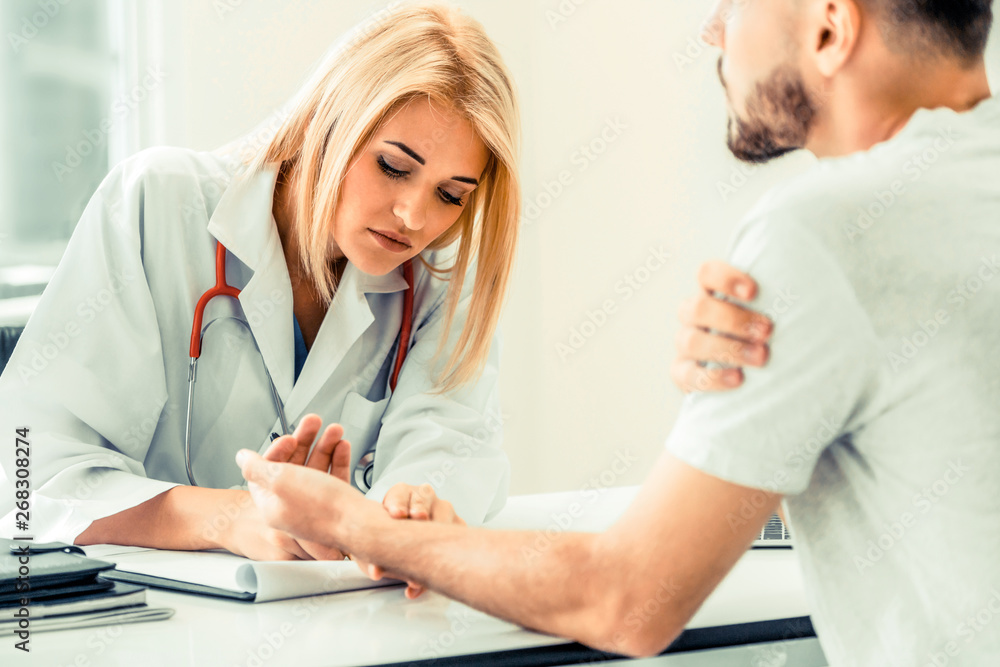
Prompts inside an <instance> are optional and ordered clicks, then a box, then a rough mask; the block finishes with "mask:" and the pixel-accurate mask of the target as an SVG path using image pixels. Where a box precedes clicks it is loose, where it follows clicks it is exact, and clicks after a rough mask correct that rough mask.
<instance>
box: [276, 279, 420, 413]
mask: <svg viewBox="0 0 1000 667" xmlns="http://www.w3.org/2000/svg"><path fill="white" fill-rule="evenodd" d="M405 289H406V279H405V278H404V277H403V274H402V271H401V270H400V269H397V270H396V271H392V272H390V273H388V274H386V275H384V276H369V275H367V274H365V273H363V272H361V271H360V270H359V269H358V268H357V267H355V266H354V265H353V264H350V263H348V264H347V266H346V268H345V269H344V275H343V276H342V277H341V280H340V284H339V285H338V286H337V291H336V293H335V294H334V297H333V302H332V303H331V305H330V309H329V310H328V311H327V313H326V316H325V317H324V318H323V324H321V325H320V329H319V332H318V333H317V335H316V340H315V341H314V342H313V346H312V348H311V349H310V350H309V355H308V356H307V357H306V363H305V366H304V367H303V368H302V372H301V374H300V375H299V379H298V382H296V383H295V387H294V388H293V389H292V395H291V396H290V397H289V401H288V404H287V405H286V406H285V408H286V413H287V415H288V418H289V419H290V420H293V421H297V420H298V419H299V417H300V416H301V415H302V413H303V412H304V411H305V410H306V408H307V407H308V406H309V403H310V402H311V401H312V400H313V398H315V396H316V394H317V393H318V392H319V391H320V390H321V389H322V388H323V386H324V385H325V384H326V383H327V381H328V380H329V379H330V377H331V376H332V375H334V373H336V372H337V371H338V370H342V371H345V370H346V373H345V372H341V374H340V376H339V377H340V380H341V381H342V382H345V383H346V382H350V381H351V380H353V379H354V378H353V377H352V376H353V375H354V374H356V373H357V372H360V371H361V369H362V367H363V366H362V365H359V364H354V366H351V367H346V366H345V368H344V369H341V368H340V367H341V364H342V363H343V362H344V357H345V356H346V355H347V352H348V351H349V350H350V349H351V348H352V347H353V346H354V344H355V343H356V342H357V341H358V339H360V338H361V336H363V335H364V333H365V332H366V331H367V330H368V328H369V327H370V326H371V325H372V323H373V322H374V321H375V315H374V314H373V313H372V309H371V306H370V305H369V303H368V297H367V296H366V295H367V294H384V293H389V292H399V291H403V290H405ZM367 361H369V360H367V359H363V360H361V363H362V364H363V363H365V362H367Z"/></svg>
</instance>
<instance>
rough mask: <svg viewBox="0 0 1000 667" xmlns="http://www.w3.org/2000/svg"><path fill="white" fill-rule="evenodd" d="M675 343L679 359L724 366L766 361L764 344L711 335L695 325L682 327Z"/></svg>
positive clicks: (766, 350)
mask: <svg viewBox="0 0 1000 667" xmlns="http://www.w3.org/2000/svg"><path fill="white" fill-rule="evenodd" d="M676 343H677V354H678V356H679V357H680V358H681V359H690V360H693V361H698V362H701V363H706V362H712V363H716V364H724V365H726V366H763V365H764V364H765V363H767V357H768V349H767V346H766V345H764V344H762V343H748V342H745V341H741V340H736V339H733V338H727V337H725V336H717V335H713V334H710V333H707V332H706V331H703V330H702V329H698V328H696V327H682V328H681V330H680V331H679V332H678V333H677V341H676Z"/></svg>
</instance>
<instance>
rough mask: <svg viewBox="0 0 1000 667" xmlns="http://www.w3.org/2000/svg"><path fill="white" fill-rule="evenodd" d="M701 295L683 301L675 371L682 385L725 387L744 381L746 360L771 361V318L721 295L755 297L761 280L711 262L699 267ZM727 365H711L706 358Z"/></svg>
mask: <svg viewBox="0 0 1000 667" xmlns="http://www.w3.org/2000/svg"><path fill="white" fill-rule="evenodd" d="M698 283H699V285H700V287H701V290H700V291H699V293H698V295H697V296H696V297H694V298H692V299H688V300H686V301H685V302H684V303H683V304H681V308H680V312H679V317H680V321H681V329H680V331H679V332H678V334H677V358H676V359H675V360H674V363H673V366H672V367H671V376H672V377H673V380H674V383H675V384H676V385H677V386H678V387H680V389H681V391H684V392H685V393H687V392H692V391H722V390H727V389H735V388H736V387H738V386H740V385H741V384H743V371H742V367H743V366H763V365H764V364H766V363H767V359H768V354H769V351H768V347H767V341H768V339H769V338H770V336H771V333H772V329H773V325H772V323H771V321H770V320H769V319H768V318H767V317H765V316H764V315H761V314H760V313H756V312H754V311H752V310H749V309H747V308H744V307H743V306H740V305H738V304H735V303H730V302H728V301H724V300H723V299H722V298H720V297H721V296H724V297H728V298H732V299H738V300H740V301H744V302H747V301H752V300H753V299H754V298H756V296H757V283H756V282H754V280H753V279H752V278H751V277H750V276H748V275H746V274H744V273H741V272H739V271H737V270H736V269H734V268H733V267H731V266H729V265H728V264H725V263H723V262H718V261H712V262H706V263H705V264H703V265H702V266H701V269H700V270H699V272H698ZM709 362H711V363H716V364H721V365H723V366H726V368H706V367H705V364H706V363H709Z"/></svg>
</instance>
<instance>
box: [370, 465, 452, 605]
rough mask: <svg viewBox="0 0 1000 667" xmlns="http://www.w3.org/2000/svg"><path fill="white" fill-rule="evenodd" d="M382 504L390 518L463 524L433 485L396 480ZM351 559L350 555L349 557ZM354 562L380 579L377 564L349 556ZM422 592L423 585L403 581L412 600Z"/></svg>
mask: <svg viewBox="0 0 1000 667" xmlns="http://www.w3.org/2000/svg"><path fill="white" fill-rule="evenodd" d="M382 507H384V508H385V509H386V511H387V512H388V513H389V516H391V517H392V518H393V519H413V520H414V521H437V522H439V523H453V524H457V525H459V526H464V525H465V520H464V519H462V517H460V516H458V515H457V514H456V513H455V508H454V507H453V506H452V504H451V503H450V502H448V501H447V500H444V499H442V498H438V497H437V494H436V493H435V492H434V487H433V486H431V485H430V484H421V485H420V486H411V485H410V484H397V485H396V486H394V487H392V488H391V489H389V491H388V492H387V493H386V494H385V498H383V499H382ZM352 559H353V557H352ZM353 560H355V561H356V562H357V563H358V567H360V568H361V571H362V572H364V573H365V574H367V575H368V576H369V577H371V578H373V579H376V580H377V579H380V578H381V577H382V576H383V574H384V572H382V570H381V569H380V568H377V567H374V566H372V565H371V564H370V563H366V562H364V561H360V560H357V559H353ZM423 592H424V587H423V586H420V585H419V584H416V583H413V582H407V586H406V597H408V598H409V599H411V600H413V599H415V598H417V597H419V596H420V594H421V593H423Z"/></svg>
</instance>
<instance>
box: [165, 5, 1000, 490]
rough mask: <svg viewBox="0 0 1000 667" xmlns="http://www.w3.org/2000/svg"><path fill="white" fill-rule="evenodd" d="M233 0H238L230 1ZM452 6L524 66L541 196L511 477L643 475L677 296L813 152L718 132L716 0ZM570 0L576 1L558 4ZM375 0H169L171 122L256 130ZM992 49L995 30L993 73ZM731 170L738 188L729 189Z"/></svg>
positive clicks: (510, 403) (511, 312)
mask: <svg viewBox="0 0 1000 667" xmlns="http://www.w3.org/2000/svg"><path fill="white" fill-rule="evenodd" d="M577 1H579V0H577ZM223 3H228V5H229V6H231V9H232V11H225V12H220V11H219V7H222V6H226V5H225V4H223ZM458 4H460V5H461V6H463V7H465V8H466V9H467V10H468V11H469V12H470V13H471V14H472V15H473V16H475V17H477V18H478V19H480V20H481V21H482V22H483V23H484V24H485V25H486V27H487V29H488V30H489V32H490V34H491V35H492V37H493V38H494V39H495V40H496V41H497V42H498V44H499V45H500V47H501V50H502V51H503V53H504V55H505V57H506V59H507V61H508V64H509V65H510V67H511V69H512V70H513V71H514V74H515V77H516V78H517V80H518V82H519V85H520V87H521V93H522V102H523V110H524V119H525V137H526V141H525V160H524V168H525V169H524V182H525V190H526V193H525V194H526V196H527V198H528V199H529V200H530V201H533V202H536V204H540V205H541V206H539V207H538V210H537V211H536V210H535V209H532V208H529V209H527V211H526V222H525V226H524V229H523V240H522V244H521V250H520V256H519V260H518V266H517V277H516V282H515V285H514V288H513V292H512V294H511V299H510V302H509V305H508V308H507V312H506V316H505V319H504V324H503V331H504V338H505V345H504V355H505V356H504V369H503V374H504V379H503V400H504V412H505V416H506V443H507V445H506V446H507V450H508V452H509V455H510V458H511V460H512V463H513V468H514V472H513V482H512V489H511V490H512V492H513V493H532V492H540V491H554V490H570V489H574V488H579V487H580V486H582V485H584V484H587V483H588V482H589V480H591V479H592V478H595V477H596V478H600V476H601V474H602V473H604V478H603V479H604V482H605V483H607V482H611V483H613V484H616V485H619V484H634V483H639V482H640V481H641V480H642V479H643V478H644V476H645V474H646V472H647V471H648V469H649V467H650V466H651V465H652V463H653V462H654V460H655V459H656V457H657V455H658V454H659V452H660V448H661V446H662V442H663V440H664V438H665V436H666V434H667V432H668V430H669V428H670V425H671V423H672V422H673V420H674V418H675V416H676V413H677V410H678V408H679V405H680V400H681V394H680V392H679V391H678V390H676V389H675V388H674V387H672V386H671V384H670V381H669V365H670V359H671V358H672V350H673V338H674V335H675V333H676V324H675V312H676V309H677V306H678V304H679V303H680V301H681V299H682V298H683V297H685V296H687V295H688V294H690V293H691V292H692V290H693V288H694V278H693V276H694V272H695V270H696V268H697V266H698V265H699V264H700V263H701V262H702V261H703V260H705V259H707V258H710V257H721V256H723V255H724V252H725V248H726V242H727V239H728V236H729V233H730V231H731V230H732V229H733V227H734V225H735V223H736V222H737V221H738V219H739V218H740V216H741V215H742V214H743V213H744V212H745V211H746V210H747V209H748V208H749V206H750V205H751V204H752V203H753V202H754V201H755V200H756V199H757V198H758V197H759V196H760V195H761V194H762V193H763V192H764V191H765V190H766V189H767V188H768V187H770V186H771V185H773V184H774V183H776V182H777V181H779V180H781V179H782V178H783V177H785V176H787V175H789V174H791V173H793V172H795V171H797V170H799V169H801V168H802V167H803V166H804V165H807V164H809V163H810V162H811V158H809V157H808V156H806V155H798V156H792V157H790V158H786V159H784V160H782V161H780V162H779V163H777V164H775V165H772V166H768V167H766V168H761V169H759V170H758V171H757V172H756V173H753V174H751V175H750V176H749V177H743V176H742V175H741V174H740V173H739V167H738V166H737V163H736V162H735V160H733V159H732V158H731V157H730V156H729V155H728V153H727V152H726V149H725V147H724V142H723V137H724V126H725V109H724V106H723V96H722V93H721V90H720V87H719V83H718V79H717V77H716V75H715V61H716V58H717V53H715V52H713V51H710V50H705V51H703V52H701V53H699V52H698V49H697V46H696V44H695V42H694V41H693V40H694V39H695V38H696V37H697V31H698V27H699V25H700V23H701V21H702V18H703V14H704V13H705V12H706V11H707V10H708V8H709V7H710V5H711V4H712V2H710V0H696V1H695V2H662V0H623V1H622V2H615V3H611V2H589V1H588V2H583V3H582V4H580V5H579V6H577V5H576V4H574V2H568V1H564V2H562V3H560V2H559V0H541V1H540V0H505V1H504V2H496V1H495V0H494V1H492V2H491V1H489V0H464V1H462V2H459V3H458ZM560 5H562V6H564V7H568V6H572V7H575V11H574V12H573V13H572V14H571V15H568V16H561V15H558V14H552V13H548V12H558V11H559V7H560ZM378 6H380V4H379V3H374V2H370V1H369V0H365V1H363V2H358V1H357V0H352V1H350V2H348V1H347V0H282V1H281V2H274V1H273V0H271V1H264V0H242V1H240V0H219V2H209V1H208V0H178V1H177V2H176V4H173V3H171V5H170V7H173V8H174V9H172V10H171V9H168V10H167V12H168V14H170V16H168V17H167V18H166V19H164V20H166V22H167V25H168V26H170V25H176V31H177V34H176V35H173V36H172V38H171V39H168V40H166V42H167V44H166V47H165V50H164V56H165V67H166V68H167V69H168V74H169V76H168V80H167V83H166V85H165V90H166V92H167V94H168V95H169V97H170V100H171V102H170V104H171V107H170V121H169V122H168V124H167V127H166V129H165V133H164V137H165V138H166V139H167V140H168V141H169V142H170V143H175V144H179V145H186V146H190V147H193V148H199V149H211V148H214V147H216V146H218V145H221V144H223V143H225V142H227V141H229V140H231V139H234V138H236V137H237V136H239V135H240V134H241V133H243V132H245V131H248V130H250V129H251V128H253V127H254V126H255V125H256V124H257V123H258V122H259V121H261V120H262V119H263V118H264V117H265V116H266V115H267V114H268V113H269V112H271V111H272V110H273V109H274V108H275V107H276V106H278V105H280V104H281V103H283V102H284V101H286V100H287V99H288V97H289V96H290V95H291V94H292V92H293V91H294V90H295V89H296V88H297V86H298V84H299V83H300V82H301V80H302V78H303V77H304V75H305V73H306V72H307V70H308V68H309V66H310V65H311V64H312V63H313V62H314V61H315V60H316V58H318V57H319V56H320V55H321V54H322V53H323V52H324V51H325V50H326V48H327V47H328V46H329V44H330V43H331V42H332V41H333V40H334V39H335V37H336V36H337V35H339V34H340V33H341V32H342V31H343V30H346V29H347V28H348V27H349V26H351V25H352V24H353V23H354V22H356V21H357V20H358V19H360V18H362V17H363V16H365V15H366V14H367V13H369V12H370V11H371V10H372V9H374V8H377V7H378ZM171 12H176V14H172V13H171ZM554 16H559V18H560V19H563V18H564V19H565V20H559V21H555V20H554V19H553V17H554ZM171 30H173V29H171ZM178 47H179V48H178ZM998 47H1000V45H998V44H997V40H994V43H993V45H992V46H991V51H990V56H989V58H990V63H991V66H992V70H993V74H994V85H996V84H997V83H1000V82H998V81H997V79H996V75H997V74H998V73H1000V48H998ZM688 49H691V50H690V52H688V53H686V51H687V50H688ZM678 56H680V57H681V58H689V60H690V61H689V62H680V63H679V62H678V60H677V59H676V57H678ZM609 123H610V125H609ZM609 127H610V128H615V127H617V128H619V129H612V130H609V131H608V137H609V138H610V137H612V136H614V141H613V142H611V143H609V144H607V145H605V146H603V148H604V149H605V150H604V151H603V153H602V154H601V155H599V156H596V159H594V160H592V161H591V160H590V159H589V158H588V157H586V156H585V155H584V154H583V153H582V152H581V146H584V145H587V144H590V143H591V142H595V144H594V148H595V149H596V150H600V149H601V148H602V145H601V135H602V132H603V131H604V130H605V128H609ZM584 167H586V169H585V170H584ZM561 172H567V174H568V176H566V177H565V178H564V181H566V182H567V183H569V184H568V185H565V186H562V192H561V193H559V192H558V187H556V186H554V185H553V183H554V182H557V181H558V180H559V177H560V173H561ZM720 183H732V184H734V185H736V186H737V191H736V192H735V194H731V195H730V196H728V197H724V196H723V195H722V194H720V191H719V184H720ZM550 193H557V194H556V196H551V194H550ZM651 249H655V250H656V251H657V252H659V251H660V249H662V250H663V251H666V252H668V253H669V254H670V259H669V261H668V262H667V263H666V264H665V265H664V266H663V267H662V268H660V269H658V270H656V271H653V272H650V274H649V275H648V280H647V282H646V283H645V284H643V286H642V288H641V289H640V290H639V291H637V292H635V293H634V294H633V295H632V296H631V298H626V297H627V294H625V293H622V292H620V291H616V287H617V286H619V284H620V281H622V279H623V277H624V276H626V275H635V277H636V279H642V278H646V277H647V276H645V275H644V274H643V273H642V271H641V270H640V267H642V266H643V265H644V263H645V262H646V261H647V259H648V258H650V257H651ZM637 271H639V274H638V275H636V272H637ZM626 291H627V290H626ZM607 300H611V301H613V302H614V306H615V312H614V313H613V314H612V315H610V316H609V317H607V319H606V322H604V324H603V326H600V327H595V331H593V332H591V330H590V329H589V328H587V327H584V325H585V323H587V322H588V321H589V320H588V312H594V311H597V310H599V309H601V307H602V304H603V303H604V302H605V301H607ZM597 319H598V321H601V318H597ZM581 327H584V328H586V329H587V330H586V331H585V332H584V333H593V335H592V336H591V337H589V338H587V339H586V341H585V343H584V344H583V346H582V347H581V348H580V349H579V350H575V351H574V353H573V354H570V355H565V354H560V352H559V351H558V350H557V346H558V345H559V344H560V343H562V344H565V345H567V346H569V345H571V343H572V342H577V343H579V340H576V341H571V332H572V330H573V329H574V328H575V329H576V330H577V331H580V329H581ZM619 457H621V460H628V461H631V462H630V463H629V464H628V470H627V472H625V473H624V474H617V473H615V472H613V468H612V464H613V463H614V462H615V460H616V459H618V458H619ZM633 459H634V460H633ZM617 469H618V470H619V471H620V470H621V465H620V464H619V465H618V466H617Z"/></svg>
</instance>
